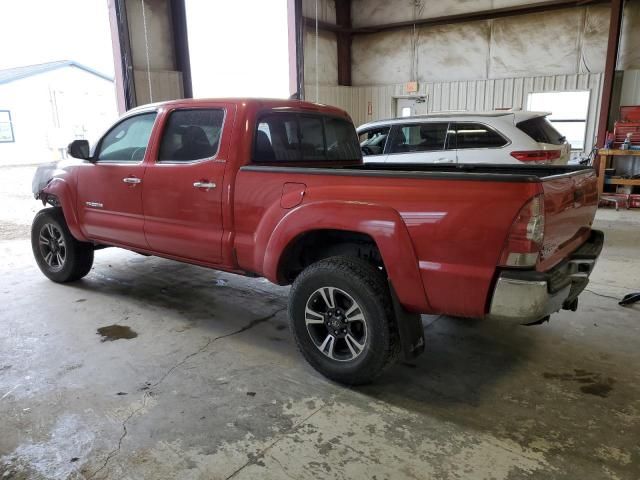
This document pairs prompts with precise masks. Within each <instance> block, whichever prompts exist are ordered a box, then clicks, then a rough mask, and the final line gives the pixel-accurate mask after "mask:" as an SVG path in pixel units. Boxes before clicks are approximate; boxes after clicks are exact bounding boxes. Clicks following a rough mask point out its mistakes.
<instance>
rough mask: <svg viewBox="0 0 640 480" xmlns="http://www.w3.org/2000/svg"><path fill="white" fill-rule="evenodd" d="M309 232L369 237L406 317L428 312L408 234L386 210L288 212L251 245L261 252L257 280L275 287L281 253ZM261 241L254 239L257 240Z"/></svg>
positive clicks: (324, 207)
mask: <svg viewBox="0 0 640 480" xmlns="http://www.w3.org/2000/svg"><path fill="white" fill-rule="evenodd" d="M314 230H343V231H350V232H356V233H362V234H366V235H369V236H370V237H371V238H372V239H373V241H374V242H375V243H376V245H377V247H378V250H379V251H380V254H381V256H382V261H383V262H384V265H385V268H386V270H387V274H388V276H389V280H390V281H391V282H392V283H393V285H394V286H395V289H396V293H397V295H398V298H399V300H400V302H401V304H402V305H403V306H404V307H405V308H406V309H407V310H409V311H412V312H426V311H430V308H429V304H428V301H427V297H426V294H425V290H424V286H423V283H422V277H421V275H420V271H419V268H418V259H417V256H416V254H415V251H414V248H413V243H412V241H411V237H410V235H409V231H408V230H407V227H406V225H405V224H404V221H403V220H402V217H401V216H400V215H399V214H398V212H397V211H395V210H394V209H392V208H390V207H384V206H380V205H375V204H370V203H364V202H353V201H319V202H314V203H308V204H303V205H301V206H299V207H297V208H295V209H292V210H291V211H290V212H288V213H287V214H286V215H285V216H284V217H282V219H281V220H280V221H279V222H278V224H277V225H276V226H275V228H274V229H273V230H272V231H271V233H270V235H269V236H268V237H267V238H266V244H262V245H260V244H258V245H256V248H257V251H262V252H264V257H263V258H264V261H263V265H262V274H263V275H264V276H265V277H266V278H268V279H269V280H271V281H272V282H274V283H280V279H279V278H278V268H279V266H280V263H281V261H282V260H283V255H284V252H286V251H287V250H288V247H289V246H290V245H292V244H293V242H294V241H296V239H297V238H298V237H300V235H302V234H304V233H308V232H311V231H314ZM258 233H260V232H258ZM265 237H266V236H264V235H260V234H258V235H257V236H256V238H257V239H264V238H265ZM263 242H264V240H263Z"/></svg>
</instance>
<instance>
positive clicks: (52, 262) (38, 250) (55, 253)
mask: <svg viewBox="0 0 640 480" xmlns="http://www.w3.org/2000/svg"><path fill="white" fill-rule="evenodd" d="M52 238H53V239H56V240H57V241H55V242H52V241H51V240H52ZM45 240H47V241H46V242H45ZM31 249H32V250H33V256H34V257H35V259H36V262H37V264H38V267H39V268H40V270H41V271H42V273H44V274H45V276H46V277H47V278H49V279H50V280H52V281H54V282H57V283H66V282H73V281H75V280H79V279H80V278H82V277H84V276H85V275H86V274H87V273H89V271H90V270H91V267H92V266H93V245H91V244H90V243H85V242H79V241H78V240H76V239H75V238H74V237H73V235H71V232H70V231H69V228H68V227H67V222H66V221H65V219H64V215H63V214H62V210H61V209H60V208H45V209H43V210H40V211H39V212H38V213H37V214H36V216H35V218H34V219H33V223H32V225H31ZM49 254H51V255H49Z"/></svg>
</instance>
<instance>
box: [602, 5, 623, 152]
mask: <svg viewBox="0 0 640 480" xmlns="http://www.w3.org/2000/svg"><path fill="white" fill-rule="evenodd" d="M623 5H624V0H612V2H611V16H610V17H609V39H608V41H607V57H606V61H605V64H604V79H603V81H602V99H601V101H600V114H599V117H598V135H597V137H596V146H597V147H598V148H602V147H604V142H605V138H606V136H607V129H608V128H609V117H610V114H611V100H612V98H613V80H614V75H615V73H616V62H617V60H618V47H619V46H620V26H621V25H622V13H623Z"/></svg>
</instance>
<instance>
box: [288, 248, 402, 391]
mask: <svg viewBox="0 0 640 480" xmlns="http://www.w3.org/2000/svg"><path fill="white" fill-rule="evenodd" d="M392 312H393V311H392V306H391V299H390V296H389V289H388V287H387V283H386V281H385V278H384V275H383V274H382V272H380V270H378V269H377V268H376V267H374V266H373V265H370V264H369V263H367V262H365V261H363V260H360V259H357V258H351V257H331V258H328V259H325V260H321V261H319V262H317V263H314V264H313V265H310V266H309V267H307V268H306V269H305V270H304V271H303V272H302V273H301V274H300V275H299V276H298V278H296V280H295V282H294V283H293V287H292V288H291V293H290V297H289V320H290V324H291V330H292V332H293V335H294V337H295V340H296V343H297V345H298V348H299V349H300V351H301V353H302V355H303V356H304V357H305V359H306V360H307V361H308V362H309V363H310V364H311V366H312V367H313V368H315V369H316V370H317V371H319V372H320V373H322V374H323V375H325V376H326V377H328V378H330V379H332V380H335V381H337V382H340V383H345V384H348V385H359V384H364V383H369V382H371V381H372V380H373V379H375V378H376V377H377V376H378V375H379V374H380V373H381V372H382V371H383V369H384V368H385V367H386V366H387V365H388V364H390V363H391V362H392V361H393V360H394V358H395V356H396V354H397V353H398V348H397V345H398V341H397V332H396V330H395V328H394V325H393V313H392Z"/></svg>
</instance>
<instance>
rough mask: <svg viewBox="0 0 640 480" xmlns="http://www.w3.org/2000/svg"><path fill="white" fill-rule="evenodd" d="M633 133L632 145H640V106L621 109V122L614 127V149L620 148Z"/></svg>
mask: <svg viewBox="0 0 640 480" xmlns="http://www.w3.org/2000/svg"><path fill="white" fill-rule="evenodd" d="M628 133H631V144H632V145H640V105H629V106H626V107H620V120H618V121H617V122H616V123H615V125H614V127H613V136H614V140H613V148H620V146H621V145H622V143H623V142H624V141H625V139H626V138H627V134H628Z"/></svg>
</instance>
